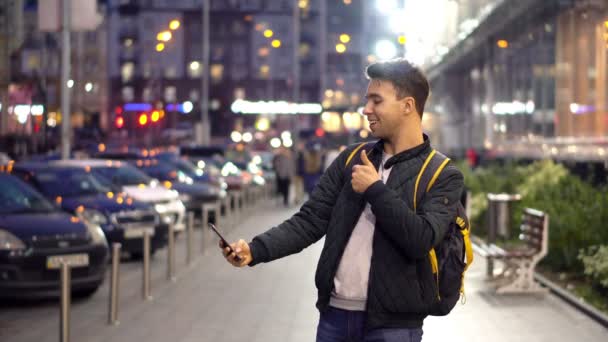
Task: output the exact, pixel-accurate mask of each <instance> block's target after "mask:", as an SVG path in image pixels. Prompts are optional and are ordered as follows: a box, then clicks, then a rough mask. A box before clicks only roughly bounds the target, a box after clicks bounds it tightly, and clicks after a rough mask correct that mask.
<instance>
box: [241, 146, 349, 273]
mask: <svg viewBox="0 0 608 342" xmlns="http://www.w3.org/2000/svg"><path fill="white" fill-rule="evenodd" d="M349 150H351V149H346V150H345V151H343V152H342V153H341V154H340V155H339V156H338V157H337V158H336V159H335V160H334V162H333V163H332V164H331V165H330V166H329V168H328V169H327V171H325V173H324V174H323V175H322V176H321V179H320V180H319V183H318V185H317V186H316V187H315V189H314V191H313V192H312V194H311V195H310V199H309V200H308V201H306V203H304V205H303V206H302V208H300V211H299V212H297V213H296V214H294V215H293V216H292V217H291V218H290V219H288V220H286V221H285V222H283V223H281V224H280V225H278V226H276V227H274V228H272V229H270V230H268V231H266V232H265V233H262V234H260V235H258V236H256V237H255V238H253V240H252V241H251V242H250V243H249V248H250V249H251V254H252V257H253V261H252V262H251V263H250V264H249V265H250V266H254V265H256V264H258V263H261V262H269V261H272V260H275V259H278V258H282V257H284V256H287V255H290V254H294V253H298V252H300V251H301V250H303V249H304V248H306V247H308V246H310V245H311V244H313V243H315V242H317V241H318V240H319V239H321V238H322V237H323V236H324V235H325V233H326V231H327V225H328V224H329V219H330V217H331V212H332V210H333V207H334V204H335V203H336V200H337V199H338V195H339V194H340V191H341V190H342V187H343V182H344V168H345V166H344V163H345V162H346V156H347V153H348V152H347V151H349Z"/></svg>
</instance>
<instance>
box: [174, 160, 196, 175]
mask: <svg viewBox="0 0 608 342" xmlns="http://www.w3.org/2000/svg"><path fill="white" fill-rule="evenodd" d="M171 163H172V164H173V165H175V167H177V168H178V169H179V170H180V171H181V172H183V173H184V174H186V175H187V176H189V177H195V178H196V177H201V176H202V175H203V173H204V172H203V170H202V169H200V168H198V167H196V166H194V164H192V163H191V162H189V161H186V160H183V159H176V160H173V161H172V162H171Z"/></svg>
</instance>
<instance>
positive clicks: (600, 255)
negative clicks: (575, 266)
mask: <svg viewBox="0 0 608 342" xmlns="http://www.w3.org/2000/svg"><path fill="white" fill-rule="evenodd" d="M578 258H579V259H580V260H581V261H582V262H583V265H584V266H585V275H587V276H589V277H590V278H591V279H592V280H593V282H594V284H595V285H596V286H599V287H602V288H604V289H608V245H601V246H591V247H589V248H586V249H581V251H580V253H579V255H578Z"/></svg>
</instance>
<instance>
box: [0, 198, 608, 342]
mask: <svg viewBox="0 0 608 342" xmlns="http://www.w3.org/2000/svg"><path fill="white" fill-rule="evenodd" d="M294 211H295V208H292V209H284V208H282V207H277V208H274V207H273V206H272V204H271V203H269V202H267V203H265V204H263V205H261V206H258V207H257V208H256V209H255V210H254V211H252V212H250V213H249V214H248V215H247V216H246V218H245V219H244V221H243V222H242V223H241V224H239V225H238V226H236V227H234V229H232V230H229V232H228V234H227V235H228V237H229V238H230V239H231V240H232V239H237V238H244V239H246V240H248V239H250V238H251V237H252V236H253V235H255V234H257V233H259V232H262V231H264V230H266V229H267V228H269V227H271V226H273V225H275V224H277V223H279V222H281V221H282V220H284V219H285V218H287V217H289V216H290V215H291V214H293V212H294ZM224 228H226V227H224ZM196 237H197V241H199V240H198V237H199V235H196ZM213 241H214V244H215V239H213ZM183 243H184V241H183V238H180V239H179V244H178V246H179V251H180V252H179V253H178V259H177V260H178V273H177V275H178V279H177V282H175V283H172V282H169V281H167V280H165V278H164V276H165V274H164V270H165V268H164V265H165V255H164V251H161V253H160V254H159V255H157V256H156V257H155V258H154V266H155V269H153V284H152V290H153V296H154V300H153V301H151V302H144V301H142V300H141V294H140V287H139V286H140V285H139V284H140V283H139V277H140V273H139V272H138V270H139V268H133V270H132V272H131V273H133V274H131V273H129V274H128V276H129V277H133V278H134V279H132V280H131V281H127V282H126V283H127V284H130V286H131V287H129V288H125V289H124V290H123V292H122V293H121V307H120V312H119V318H120V321H121V323H120V325H119V326H107V325H106V323H105V321H106V317H107V316H106V315H107V311H106V310H107V306H106V305H107V304H106V303H107V282H106V285H105V286H106V288H103V289H101V290H100V291H99V292H98V293H96V294H95V296H94V297H93V298H90V299H89V300H85V301H78V302H77V303H75V305H74V310H73V313H72V341H79V342H82V341H86V342H89V341H91V342H102V341H103V342H106V341H119V342H123V341H140V342H142V341H143V342H161V341H162V342H166V341H171V342H194V341H196V342H206V341H209V342H211V341H214V342H216V341H219V342H240V341H252V342H275V341H276V342H279V341H280V342H283V341H290V342H291V341H292V342H305V341H306V342H310V341H314V339H315V338H314V337H315V330H316V324H317V320H318V312H317V310H316V308H315V307H314V303H315V300H316V290H315V288H314V270H315V268H316V263H317V259H318V255H319V253H320V251H321V244H322V241H320V242H319V243H317V244H315V245H313V246H311V247H310V248H308V249H306V250H304V251H303V252H302V253H300V254H298V255H294V256H291V257H288V258H284V259H282V260H277V261H275V262H272V263H269V264H264V265H260V266H256V267H254V268H249V267H246V268H244V269H235V268H233V267H232V266H230V265H228V264H227V263H226V262H225V261H224V260H223V258H222V256H221V254H220V253H219V250H216V249H215V248H213V249H212V250H208V251H207V253H206V254H205V255H202V256H199V257H198V258H197V259H196V261H195V262H194V263H193V264H192V265H191V266H190V267H188V268H186V266H185V265H184V263H183V260H184V258H183V256H184V254H183V253H184V249H185V248H184V246H183ZM196 246H197V247H199V246H198V244H197V245H196ZM196 250H197V251H199V250H200V249H198V248H197V249H196ZM123 266H127V268H128V267H129V265H123ZM134 266H136V265H134ZM484 266H485V265H484V260H483V259H482V258H481V257H477V259H476V260H475V263H474V266H473V267H472V269H471V270H469V272H468V273H467V282H466V289H467V303H466V305H459V306H458V307H457V308H456V309H455V311H454V312H453V313H452V314H450V315H449V316H447V317H432V318H429V319H428V320H427V321H426V322H425V327H424V330H425V333H424V338H423V340H424V341H447V340H449V341H453V342H456V341H463V342H464V341H466V342H475V341H493V342H501V341H551V342H553V341H585V342H594V341H598V342H599V341H608V329H606V328H604V327H602V326H601V325H599V324H597V323H595V322H594V321H592V320H590V319H588V318H587V317H586V316H584V315H582V314H581V313H579V312H578V311H576V310H575V309H573V308H572V307H570V306H569V305H567V304H565V303H563V302H562V301H561V300H559V299H557V298H556V297H554V296H552V295H548V296H546V297H537V296H496V295H494V294H492V293H491V291H489V290H488V289H487V286H486V284H485V282H484V280H483V278H484V270H485V268H484ZM2 310H3V308H1V307H0V318H2V319H5V318H7V316H6V315H4V316H2ZM44 312H45V313H46V314H48V315H49V316H48V317H50V318H47V319H40V320H38V319H36V321H35V322H34V321H32V322H29V325H28V326H32V325H33V324H36V329H31V328H27V329H26V328H25V325H24V324H25V323H28V322H26V321H24V320H25V319H26V318H27V311H24V312H23V313H22V316H21V318H14V321H13V323H14V324H15V325H14V326H11V322H8V323H9V324H6V323H7V322H6V321H5V322H4V324H3V323H2V322H0V340H1V341H3V342H4V341H7V342H8V341H10V342H26V341H27V342H29V341H32V342H33V341H37V342H38V341H57V340H58V332H57V331H58V330H57V328H58V313H59V312H58V309H57V308H56V307H52V306H51V307H49V308H44ZM2 319H0V320H2ZM30 320H33V319H30ZM5 328H9V330H8V331H7V330H4V329H5ZM3 330H4V331H3ZM3 332H4V333H3ZM7 332H10V333H7Z"/></svg>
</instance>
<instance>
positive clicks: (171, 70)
mask: <svg viewBox="0 0 608 342" xmlns="http://www.w3.org/2000/svg"><path fill="white" fill-rule="evenodd" d="M165 77H166V78H170V79H175V78H177V67H176V66H175V65H171V66H168V67H166V68H165Z"/></svg>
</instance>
